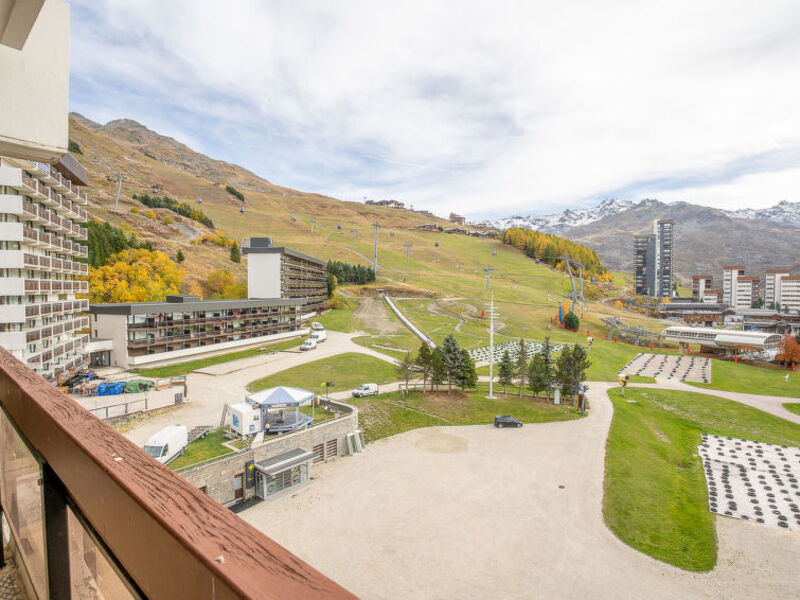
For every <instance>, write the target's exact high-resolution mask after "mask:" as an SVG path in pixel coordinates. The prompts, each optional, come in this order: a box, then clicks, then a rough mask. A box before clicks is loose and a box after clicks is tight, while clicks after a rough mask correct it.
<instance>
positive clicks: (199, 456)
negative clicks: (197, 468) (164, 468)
mask: <svg viewBox="0 0 800 600" xmlns="http://www.w3.org/2000/svg"><path fill="white" fill-rule="evenodd" d="M223 433H224V432H223V430H222V429H215V430H214V431H212V432H210V433H209V434H208V435H206V437H204V438H201V439H199V440H195V441H194V442H191V443H190V444H189V445H188V446H186V451H185V452H184V453H183V456H179V457H178V458H176V459H175V460H173V461H172V462H171V463H169V468H170V469H180V468H183V467H186V466H188V465H193V464H195V463H198V462H200V461H203V460H206V459H209V458H215V457H218V456H224V455H226V454H233V451H232V450H231V449H230V448H226V447H225V446H223V445H222V443H223V442H226V441H227V440H226V439H225V438H224V437H222V434H223Z"/></svg>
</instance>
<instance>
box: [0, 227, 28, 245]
mask: <svg viewBox="0 0 800 600" xmlns="http://www.w3.org/2000/svg"><path fill="white" fill-rule="evenodd" d="M24 229H25V228H24V226H23V224H22V223H0V241H4V242H21V241H23V240H24V235H23V230H24Z"/></svg>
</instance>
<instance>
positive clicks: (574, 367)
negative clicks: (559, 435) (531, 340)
mask: <svg viewBox="0 0 800 600" xmlns="http://www.w3.org/2000/svg"><path fill="white" fill-rule="evenodd" d="M553 354H554V353H553V346H552V344H551V343H550V338H549V337H546V338H545V341H544V344H543V347H542V351H541V352H539V353H537V354H535V355H534V356H533V358H532V359H530V360H528V356H527V353H526V346H525V340H520V352H519V354H517V356H516V360H514V359H512V358H511V354H510V353H509V351H508V350H506V351H505V352H504V353H503V357H502V359H501V360H500V363H499V369H498V381H499V383H500V385H502V386H503V392H504V394H506V395H508V388H509V386H512V385H514V384H515V383H516V384H517V393H518V394H519V396H520V397H522V390H523V388H525V387H526V385H527V389H529V390H531V391H532V392H533V393H534V394H535V395H537V396H538V395H539V393H540V392H546V393H547V399H548V400H550V399H551V394H552V391H553V390H555V389H558V390H560V392H561V395H562V397H563V398H564V399H565V401H567V400H569V401H570V402H574V400H575V398H576V395H577V392H578V388H579V385H580V383H581V382H582V381H584V380H585V379H586V372H587V370H588V369H589V367H590V366H591V365H592V363H591V361H590V360H589V357H588V352H587V350H586V348H584V347H583V346H581V345H580V344H575V345H574V346H571V347H570V346H566V347H564V349H563V350H562V351H561V353H560V354H559V355H558V356H557V357H554V356H553ZM397 373H398V375H399V377H400V378H401V379H402V380H404V381H405V384H406V389H408V382H409V380H410V379H411V378H412V377H415V376H421V377H422V390H423V392H424V391H427V390H428V389H429V388H428V382H429V381H430V389H431V390H433V389H434V386H435V387H436V389H438V388H439V386H440V385H443V384H445V383H446V384H447V391H448V392H449V391H450V390H452V388H453V386H456V387H459V388H461V389H462V390H465V389H468V388H475V387H476V386H477V384H478V375H477V372H476V370H475V362H474V361H473V360H472V358H471V357H470V355H469V352H467V351H466V350H464V349H463V348H461V347H460V346H459V344H458V341H457V340H456V338H455V337H454V336H453V334H450V335H448V336H447V337H446V338H444V341H443V342H442V345H441V346H438V347H437V348H434V349H433V350H431V348H430V346H428V344H427V343H423V344H422V345H421V346H420V348H419V352H418V354H417V356H416V358H414V359H412V358H411V356H410V353H408V352H406V355H405V357H404V358H403V359H402V360H401V361H400V362H399V363H398V365H397Z"/></svg>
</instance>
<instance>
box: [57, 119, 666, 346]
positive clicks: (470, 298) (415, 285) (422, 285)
mask: <svg viewBox="0 0 800 600" xmlns="http://www.w3.org/2000/svg"><path fill="white" fill-rule="evenodd" d="M70 124H71V129H70V136H71V138H72V139H74V140H76V141H77V142H78V143H79V144H80V147H81V148H82V150H83V156H81V160H82V162H83V163H84V164H85V166H86V167H87V169H88V171H89V174H90V181H91V186H92V191H91V193H90V207H89V208H90V212H91V214H93V215H94V216H96V217H97V218H100V219H103V220H106V221H109V222H111V223H112V224H115V225H119V226H121V227H122V228H123V229H126V230H128V231H135V232H136V233H137V236H138V237H139V239H140V240H142V241H150V242H152V243H153V245H154V246H155V247H156V248H158V249H161V250H164V251H165V252H166V253H167V254H168V255H170V256H175V255H176V253H177V251H178V249H181V250H182V252H183V254H184V255H185V256H186V261H185V262H184V263H183V266H184V267H185V268H186V271H187V279H186V281H185V282H184V288H185V289H184V291H187V290H188V289H189V286H190V285H191V282H192V280H197V281H199V282H203V281H204V280H205V278H206V276H207V275H208V273H209V272H210V271H211V270H212V269H217V268H225V269H229V270H231V271H232V272H233V273H234V275H235V276H236V277H237V278H240V279H244V278H245V277H246V260H247V259H246V258H243V259H242V263H241V264H236V263H233V262H231V260H230V259H229V254H228V250H227V249H226V248H219V247H215V246H205V245H202V244H192V243H191V240H192V239H193V238H196V237H198V236H199V235H202V234H204V233H209V232H210V231H209V230H208V229H207V228H205V227H204V226H202V225H199V224H198V223H197V222H195V221H191V220H189V219H186V218H183V217H181V216H178V215H176V214H174V213H172V212H170V211H168V210H166V209H156V210H155V211H154V212H155V213H156V215H157V216H158V220H153V219H152V218H148V217H146V216H145V213H146V212H147V210H149V209H147V208H146V207H144V206H143V205H141V204H140V203H139V202H137V201H135V200H133V198H132V196H133V194H141V193H150V192H151V191H152V187H153V186H154V185H155V186H158V192H157V193H158V195H166V196H168V197H170V198H173V199H175V200H178V201H180V202H186V203H188V204H190V205H192V206H198V207H199V208H201V209H202V211H203V212H204V213H205V214H206V215H208V216H209V217H210V218H211V219H212V220H213V222H214V225H215V227H216V228H217V229H219V230H221V231H222V232H223V233H224V234H225V235H226V236H228V237H231V238H234V239H238V240H241V239H245V238H249V237H250V236H254V235H261V236H264V235H266V236H270V237H272V238H273V240H274V241H275V243H276V244H277V245H286V246H291V247H293V248H295V249H297V250H300V251H302V252H306V253H308V254H311V255H313V256H317V257H320V258H322V259H326V260H342V261H347V262H351V263H360V264H369V262H370V261H371V259H372V255H373V244H374V231H375V230H374V228H373V227H372V223H373V222H375V221H378V222H379V223H380V224H381V229H380V230H379V243H378V253H379V266H380V268H379V273H378V276H379V277H378V283H377V286H376V287H380V286H385V285H387V284H398V285H400V284H405V285H407V286H411V287H409V288H408V289H418V290H423V291H429V292H430V293H431V294H432V295H434V296H436V297H437V302H438V301H440V300H441V299H444V298H458V299H459V302H460V305H457V306H450V307H449V308H448V306H444V308H445V309H446V310H452V311H455V312H457V313H459V314H461V313H464V314H466V315H467V322H465V324H464V325H463V330H464V332H465V334H472V335H473V336H476V335H477V336H480V335H481V331H485V321H481V320H478V315H479V314H480V310H481V309H482V308H484V307H485V305H486V303H487V301H488V295H487V292H486V278H485V273H484V272H483V269H484V268H485V267H487V266H492V267H493V268H494V269H495V271H494V272H493V273H492V283H493V289H494V293H495V300H496V301H497V303H498V309H499V312H500V315H501V321H503V324H504V327H505V329H504V330H502V331H501V332H500V333H501V336H502V335H505V336H512V337H515V336H525V337H535V338H540V337H542V336H543V335H544V334H545V333H546V332H547V331H546V325H547V322H548V321H549V318H550V317H551V316H552V315H554V314H556V312H557V303H558V301H559V300H560V299H561V298H562V297H563V294H565V293H567V292H568V291H569V289H570V284H569V278H568V277H567V276H566V275H565V274H564V273H562V272H559V271H556V270H553V269H551V268H549V267H546V266H544V265H537V264H534V262H533V261H532V260H531V259H530V258H528V257H526V256H525V255H524V253H523V252H521V251H520V250H517V249H516V248H513V247H511V246H508V245H505V244H503V243H502V242H501V241H499V240H493V239H479V238H472V237H465V236H455V235H447V234H443V233H438V232H420V231H415V230H413V227H415V226H417V225H420V224H422V223H429V222H431V221H434V219H431V217H429V216H426V215H423V214H420V213H415V212H412V211H408V210H397V209H390V208H382V207H375V206H368V205H364V204H361V203H355V202H342V201H339V200H335V199H332V198H328V197H325V196H320V195H316V194H308V193H303V192H298V191H295V190H290V189H287V188H281V187H279V186H276V185H273V184H271V183H269V182H267V181H265V180H263V179H260V178H259V177H257V176H255V175H253V174H252V173H250V172H248V171H246V170H244V169H241V168H239V167H237V166H235V165H229V164H227V163H222V162H219V161H214V160H212V159H209V158H207V157H204V156H202V155H200V154H197V153H194V152H193V151H192V150H190V149H189V148H187V147H185V146H183V145H181V144H179V143H178V142H176V141H175V140H172V139H170V138H165V137H163V136H159V135H158V134H156V133H154V132H151V131H149V130H147V129H146V128H144V127H142V126H141V125H138V124H137V123H134V122H132V121H122V122H113V123H111V124H108V125H106V126H104V127H100V126H98V125H96V124H92V123H91V122H87V121H86V120H83V119H76V118H75V117H73V118H72V119H71V122H70ZM118 174H122V175H123V176H124V179H123V185H122V193H121V196H120V202H119V207H118V209H116V210H115V209H114V207H113V205H114V194H115V193H116V188H117V184H116V182H115V179H114V178H115V176H116V175H118ZM229 184H231V185H234V186H235V187H236V189H237V190H239V191H241V192H242V193H243V194H244V196H245V202H244V204H242V202H241V201H240V200H238V199H237V198H235V197H234V196H233V195H231V194H230V193H229V192H228V191H226V186H227V185H229ZM198 197H199V198H202V204H200V205H198V204H197V203H196V198H198ZM242 205H243V206H244V209H245V213H244V214H241V213H240V207H241V206H242ZM132 207H138V208H139V209H140V213H139V214H135V213H132V212H131V208H132ZM165 217H168V219H165ZM293 217H294V219H293ZM170 219H171V220H172V222H171V223H167V224H165V223H163V222H162V221H163V220H167V221H169V220H170ZM436 222H438V223H441V224H445V222H444V221H441V220H438V221H436ZM339 226H341V229H340V228H339ZM353 228H355V229H357V230H358V237H357V238H356V240H355V244H354V242H353V236H352V234H351V229H353ZM436 242H438V243H439V245H438V247H436V245H435V244H436ZM406 243H411V244H413V247H412V250H411V260H410V263H409V265H408V267H406V249H405V247H404V244H406ZM495 252H496V256H495V255H494V253H495ZM615 281H616V282H617V283H618V284H620V283H621V282H622V281H623V279H622V278H621V277H616V278H615ZM394 295H397V294H394ZM435 308H436V309H439V308H442V306H438V307H435ZM422 310H427V307H424V308H423V309H422ZM578 312H579V313H585V323H583V324H582V327H581V329H582V335H583V336H585V330H586V329H587V328H589V329H591V330H592V332H593V335H596V336H599V337H602V335H604V333H603V332H604V331H605V330H604V328H603V326H602V324H601V323H600V321H599V319H600V318H601V317H602V316H606V315H622V316H623V317H625V318H626V320H630V321H631V322H634V323H636V324H640V325H644V326H645V327H649V328H651V329H655V330H660V329H661V328H662V327H661V323H659V322H656V321H653V320H651V319H645V318H642V317H640V316H634V315H631V316H630V318H628V313H624V312H622V311H620V310H618V309H615V308H613V307H609V306H606V305H603V304H590V305H589V306H588V307H581V308H580V309H579V310H578ZM553 336H554V338H557V339H565V340H566V341H572V340H577V339H579V338H581V337H582V336H578V335H576V334H571V333H566V332H554V333H553ZM466 337H469V336H466ZM470 339H473V340H475V338H474V337H473V338H470ZM475 343H476V344H477V341H476V342H475ZM390 345H391V344H390ZM407 345H408V344H404V345H403V346H401V347H405V346H407Z"/></svg>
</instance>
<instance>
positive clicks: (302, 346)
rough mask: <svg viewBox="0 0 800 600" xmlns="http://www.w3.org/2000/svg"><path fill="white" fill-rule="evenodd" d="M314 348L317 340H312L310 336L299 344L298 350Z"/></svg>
mask: <svg viewBox="0 0 800 600" xmlns="http://www.w3.org/2000/svg"><path fill="white" fill-rule="evenodd" d="M316 348H317V340H312V339H311V338H308V339H307V340H306V341H305V342H303V343H302V344H300V350H315V349H316Z"/></svg>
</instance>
